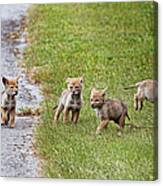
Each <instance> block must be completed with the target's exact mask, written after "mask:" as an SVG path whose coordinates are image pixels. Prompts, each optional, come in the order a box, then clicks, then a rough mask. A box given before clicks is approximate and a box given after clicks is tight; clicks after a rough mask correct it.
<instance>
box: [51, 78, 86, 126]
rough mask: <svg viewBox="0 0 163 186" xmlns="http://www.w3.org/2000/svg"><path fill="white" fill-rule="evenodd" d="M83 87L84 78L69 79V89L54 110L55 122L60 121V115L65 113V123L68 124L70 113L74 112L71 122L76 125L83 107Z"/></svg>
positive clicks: (62, 95) (63, 93) (64, 92)
mask: <svg viewBox="0 0 163 186" xmlns="http://www.w3.org/2000/svg"><path fill="white" fill-rule="evenodd" d="M82 87H83V78H82V77H77V78H67V89H66V90H64V91H63V92H62V94H61V97H60V99H59V103H58V105H57V106H56V107H55V108H54V110H55V109H56V112H55V114H54V121H56V122H57V121H58V119H59V116H60V113H61V112H62V111H63V114H64V116H63V121H64V123H67V121H68V117H69V112H70V111H71V112H72V117H71V121H72V122H73V123H74V124H76V123H77V121H78V118H79V113H80V109H81V107H82V102H83V98H82Z"/></svg>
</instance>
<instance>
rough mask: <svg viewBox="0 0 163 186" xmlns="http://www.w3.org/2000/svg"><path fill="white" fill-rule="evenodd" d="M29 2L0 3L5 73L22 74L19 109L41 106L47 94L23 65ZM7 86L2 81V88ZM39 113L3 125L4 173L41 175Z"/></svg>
mask: <svg viewBox="0 0 163 186" xmlns="http://www.w3.org/2000/svg"><path fill="white" fill-rule="evenodd" d="M28 8H29V5H28V4H22V5H0V13H1V77H2V76H5V77H16V76H18V75H19V76H20V78H19V93H18V96H17V112H19V111H20V110H24V109H27V108H31V109H37V108H39V105H40V103H41V101H42V100H43V96H42V95H41V91H40V89H39V87H38V86H37V85H35V84H31V83H30V82H29V80H28V78H27V75H26V70H25V69H23V68H22V67H21V63H22V62H23V52H24V49H25V47H27V45H28V42H27V39H26V38H27V33H26V26H27V25H26V14H27V9H28ZM3 88H4V87H3V86H2V83H1V89H3ZM37 123H38V117H31V116H28V117H27V116H26V117H18V116H16V121H15V128H14V129H10V128H8V127H4V126H2V127H1V176H12V177H15V176H20V177H39V176H40V161H39V159H38V157H37V156H36V154H35V152H34V150H33V140H34V130H35V127H36V125H37Z"/></svg>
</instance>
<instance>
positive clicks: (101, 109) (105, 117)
mask: <svg viewBox="0 0 163 186" xmlns="http://www.w3.org/2000/svg"><path fill="white" fill-rule="evenodd" d="M105 91H106V90H97V89H95V88H93V89H92V91H91V96H90V103H91V106H92V108H93V109H95V111H96V114H97V116H98V117H99V118H100V124H99V126H98V127H97V129H96V134H98V133H100V132H101V130H102V129H104V128H107V125H108V123H109V121H110V120H113V121H115V123H117V124H118V125H119V128H120V130H122V129H123V128H124V126H125V117H126V116H127V117H128V118H129V116H128V113H127V106H126V105H125V104H124V103H123V102H121V101H120V100H112V99H105Z"/></svg>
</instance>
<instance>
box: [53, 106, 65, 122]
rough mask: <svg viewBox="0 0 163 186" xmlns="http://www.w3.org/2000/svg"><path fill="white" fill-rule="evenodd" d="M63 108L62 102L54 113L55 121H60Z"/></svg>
mask: <svg viewBox="0 0 163 186" xmlns="http://www.w3.org/2000/svg"><path fill="white" fill-rule="evenodd" d="M63 109H64V106H63V105H62V104H59V105H58V107H57V110H56V112H55V115H54V121H56V122H57V121H58V119H59V116H60V113H61V112H62V110H63Z"/></svg>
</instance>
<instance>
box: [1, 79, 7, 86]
mask: <svg viewBox="0 0 163 186" xmlns="http://www.w3.org/2000/svg"><path fill="white" fill-rule="evenodd" d="M2 82H3V84H4V85H5V86H6V85H7V84H8V83H9V81H8V79H6V78H5V77H2Z"/></svg>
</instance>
